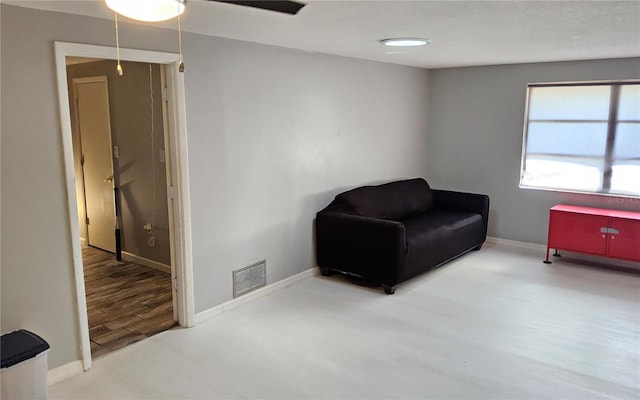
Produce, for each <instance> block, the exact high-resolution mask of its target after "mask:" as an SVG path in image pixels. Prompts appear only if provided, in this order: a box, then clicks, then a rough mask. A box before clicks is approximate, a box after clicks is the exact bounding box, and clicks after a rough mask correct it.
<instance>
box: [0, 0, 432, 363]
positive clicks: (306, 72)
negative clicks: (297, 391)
mask: <svg viewBox="0 0 640 400" xmlns="http://www.w3.org/2000/svg"><path fill="white" fill-rule="evenodd" d="M0 10H1V14H2V15H1V17H2V21H1V28H2V35H1V40H2V46H1V51H2V53H1V62H2V66H1V67H2V68H1V78H2V80H1V85H2V93H1V95H2V98H1V100H2V102H1V105H2V107H1V124H2V125H1V129H2V142H1V145H2V150H1V151H2V153H1V162H2V165H1V171H2V188H1V189H2V199H1V206H2V231H1V245H2V252H1V257H2V260H1V261H2V287H1V289H2V298H1V300H2V320H1V324H2V332H7V331H11V330H13V329H18V328H26V329H30V330H33V331H34V332H37V333H39V334H42V335H43V337H44V338H45V339H46V340H47V341H49V343H50V344H51V346H52V349H51V352H50V353H49V366H50V367H57V366H60V365H62V364H65V363H67V362H70V361H74V360H77V359H79V358H80V352H79V346H78V334H77V319H76V311H77V310H76V305H75V298H74V289H73V285H74V278H73V267H72V255H71V240H70V238H69V234H68V231H69V224H68V220H69V215H68V210H67V201H68V199H67V198H66V191H65V182H64V167H63V155H62V145H61V138H60V137H61V134H60V122H59V117H58V104H57V90H56V76H55V70H54V51H53V41H55V40H59V41H67V42H79V41H80V42H83V43H88V44H99V45H108V46H112V45H113V40H114V39H113V25H112V22H111V21H106V20H99V19H93V18H87V17H79V16H71V15H65V14H58V13H51V12H44V11H35V10H27V9H22V8H18V7H12V6H6V5H4V4H3V5H2V6H1V8H0ZM120 38H121V44H122V45H123V46H124V47H131V48H139V49H147V50H158V51H176V46H175V43H176V33H175V32H174V31H168V30H162V29H153V28H149V27H148V26H146V25H145V26H142V25H128V24H125V23H121V31H120ZM183 39H184V52H185V65H186V71H185V76H184V78H185V84H186V107H187V126H188V138H187V140H188V145H189V168H190V183H191V200H192V204H191V212H192V219H193V227H192V236H193V261H194V281H195V303H196V311H202V310H205V309H207V308H210V307H213V306H215V305H217V304H220V303H222V302H224V301H226V300H229V299H230V298H231V296H232V288H231V271H232V270H233V269H235V268H239V267H242V266H246V265H248V264H251V263H253V262H256V261H259V260H262V259H266V260H267V277H268V282H269V283H273V282H275V281H278V280H281V279H283V278H285V277H288V276H291V275H293V274H295V273H298V272H300V271H303V270H306V269H308V268H311V267H313V266H314V264H315V262H314V256H313V236H312V223H313V219H314V215H315V212H316V211H317V210H319V209H320V208H322V207H324V206H325V205H326V204H328V203H329V202H330V200H331V199H332V198H333V196H334V195H335V194H336V193H338V192H339V191H342V190H344V189H347V188H351V187H354V186H357V185H360V184H364V183H370V182H374V181H385V180H391V179H396V178H404V177H413V176H422V175H424V172H425V171H426V170H427V160H426V154H425V148H427V144H426V110H427V109H428V104H427V101H428V78H429V76H428V72H427V71H424V70H420V69H415V68H408V67H401V66H395V65H387V64H381V63H375V62H368V61H361V60H354V59H349V58H343V57H336V56H329V55H323V54H311V53H305V52H299V51H293V50H286V49H282V48H276V47H269V46H261V45H257V44H250V43H244V42H239V41H233V40H226V39H220V38H212V37H205V36H200V35H195V34H185V35H184V38H183ZM73 217H75V213H74V216H73Z"/></svg>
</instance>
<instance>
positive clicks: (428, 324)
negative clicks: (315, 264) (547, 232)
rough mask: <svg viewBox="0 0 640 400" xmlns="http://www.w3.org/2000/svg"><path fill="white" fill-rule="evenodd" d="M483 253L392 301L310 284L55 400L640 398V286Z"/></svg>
mask: <svg viewBox="0 0 640 400" xmlns="http://www.w3.org/2000/svg"><path fill="white" fill-rule="evenodd" d="M543 257H544V251H543V250H532V249H528V248H523V247H518V246H513V245H506V244H500V245H496V244H491V243H487V244H485V246H484V248H483V249H482V250H481V251H479V252H471V253H469V254H468V255H466V256H464V257H462V258H460V259H458V260H456V261H454V262H451V263H449V264H447V265H445V266H444V267H442V268H439V269H437V270H434V271H432V272H430V273H427V274H423V275H421V276H420V277H418V278H416V279H413V280H411V281H409V282H408V283H407V284H404V285H402V286H400V287H399V288H398V289H397V291H396V294H395V295H392V296H387V295H384V294H383V292H382V290H381V289H378V288H375V289H374V288H365V287H361V286H356V285H353V284H349V283H347V282H346V281H345V280H344V279H342V278H340V277H330V278H325V277H321V276H313V277H309V278H307V279H304V280H302V281H300V282H298V283H295V284H293V285H291V286H289V287H287V288H284V289H281V290H278V291H276V292H274V293H271V294H269V295H267V296H265V297H262V298H260V299H257V300H255V301H253V302H250V303H248V304H246V305H244V306H242V307H240V308H237V309H234V310H232V311H230V312H227V313H224V314H222V315H220V316H217V317H214V318H211V319H209V320H207V321H205V322H203V323H201V324H199V325H198V326H196V327H194V328H191V329H181V328H174V329H172V330H169V331H166V332H163V333H161V334H158V335H156V336H154V337H152V338H150V339H147V340H145V341H144V342H139V343H135V344H133V345H131V346H129V347H127V348H124V349H122V350H119V351H117V352H115V353H112V354H110V355H108V356H106V357H104V358H102V359H100V360H97V361H96V362H95V364H94V368H93V369H92V370H91V371H89V372H87V373H84V374H82V375H79V376H76V377H73V378H71V379H68V380H66V381H63V382H60V383H58V384H56V385H53V386H51V387H50V393H49V395H50V398H52V399H71V398H76V399H123V398H130V399H133V398H135V399H179V398H191V399H213V398H238V399H245V398H272V399H275V398H277V399H316V398H332V399H390V398H403V399H404V398H412V399H551V398H554V399H638V398H640V276H639V275H637V274H632V273H627V272H619V271H612V270H604V269H598V268H593V267H588V266H581V265H579V264H574V263H571V262H570V260H567V259H566V258H565V259H562V260H554V261H555V262H554V264H553V265H551V266H547V265H544V264H542V262H541V261H542V259H543Z"/></svg>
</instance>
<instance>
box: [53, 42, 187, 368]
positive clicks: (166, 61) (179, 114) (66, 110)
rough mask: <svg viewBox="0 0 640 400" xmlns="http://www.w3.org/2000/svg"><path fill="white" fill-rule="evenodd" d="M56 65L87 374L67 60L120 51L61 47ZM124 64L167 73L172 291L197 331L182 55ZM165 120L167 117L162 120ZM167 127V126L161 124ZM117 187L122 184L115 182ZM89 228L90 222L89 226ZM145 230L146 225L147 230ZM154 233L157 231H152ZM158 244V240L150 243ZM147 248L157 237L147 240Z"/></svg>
mask: <svg viewBox="0 0 640 400" xmlns="http://www.w3.org/2000/svg"><path fill="white" fill-rule="evenodd" d="M54 46H55V56H56V57H55V60H56V72H57V77H58V93H59V106H60V120H61V128H62V129H61V131H62V142H63V151H64V161H65V172H66V177H67V179H66V186H67V194H68V199H69V231H68V234H69V235H70V238H71V242H72V251H73V261H74V265H73V268H74V271H75V278H76V294H77V296H76V299H77V308H78V326H79V327H78V328H79V336H80V343H79V344H80V347H81V350H82V363H83V369H84V370H87V369H89V368H90V367H91V345H90V337H89V323H88V312H87V311H88V308H87V298H86V294H87V291H86V286H85V279H84V278H85V277H84V271H83V261H82V246H81V244H80V241H79V240H78V237H80V235H81V225H80V223H79V218H78V210H79V208H80V207H79V202H78V201H77V198H76V185H75V180H76V179H75V168H74V157H73V156H74V151H73V134H72V127H71V125H72V124H71V118H70V107H69V95H70V90H68V77H67V71H66V58H67V57H86V58H91V59H99V60H103V59H104V60H113V59H114V55H115V49H114V48H110V47H103V46H91V45H82V44H74V43H62V42H56V43H55V44H54ZM120 54H121V59H122V60H126V61H134V62H144V63H154V64H159V65H160V66H161V67H162V71H163V72H162V76H161V79H162V82H163V88H164V89H163V94H162V97H163V101H162V103H163V107H165V108H166V113H163V116H164V126H166V132H165V143H166V149H165V150H166V153H165V154H162V156H163V157H165V163H166V171H167V177H166V185H167V187H166V189H167V193H168V195H167V202H168V205H167V208H168V215H167V218H168V226H169V227H170V229H169V231H170V232H169V233H170V234H169V239H168V240H169V242H170V249H172V251H171V254H170V270H171V290H172V291H173V296H172V297H173V300H174V301H173V309H174V310H175V314H176V317H177V320H178V324H179V325H180V326H183V327H189V326H192V325H193V282H192V263H191V252H190V251H191V235H190V208H189V190H188V188H189V185H188V173H187V171H188V168H187V165H188V163H187V160H188V155H187V151H186V148H187V147H186V124H185V114H186V112H185V104H184V81H183V77H182V75H181V74H180V73H179V72H178V63H179V55H178V54H173V53H161V52H151V51H143V50H134V49H121V52H120ZM161 118H162V117H161ZM161 125H162V124H161ZM116 183H117V182H116ZM89 222H90V221H89ZM144 225H146V224H144ZM151 232H153V229H151ZM151 238H153V240H152V239H151ZM147 239H148V240H147V243H149V242H153V241H154V240H155V239H156V237H155V236H154V235H150V236H148V237H147Z"/></svg>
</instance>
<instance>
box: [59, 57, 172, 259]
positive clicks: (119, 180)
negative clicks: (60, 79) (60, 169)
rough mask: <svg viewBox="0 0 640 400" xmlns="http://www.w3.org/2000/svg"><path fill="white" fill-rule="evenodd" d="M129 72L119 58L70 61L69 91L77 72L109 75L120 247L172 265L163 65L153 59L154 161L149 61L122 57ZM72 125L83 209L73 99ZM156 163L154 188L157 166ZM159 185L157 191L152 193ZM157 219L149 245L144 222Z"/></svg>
mask: <svg viewBox="0 0 640 400" xmlns="http://www.w3.org/2000/svg"><path fill="white" fill-rule="evenodd" d="M121 64H122V68H123V69H124V70H125V71H126V74H124V75H123V76H121V77H119V76H117V75H116V73H115V61H112V60H110V61H97V62H91V63H84V64H75V65H69V66H67V79H68V84H69V94H70V95H72V93H73V83H72V79H73V78H80V77H89V76H106V77H107V80H108V87H109V111H110V116H111V137H112V143H113V145H114V146H118V149H119V153H120V156H119V158H117V159H114V160H113V173H114V177H115V182H116V185H117V186H118V188H119V192H120V193H119V199H120V209H119V211H120V231H121V239H122V250H123V251H126V252H128V253H131V254H134V255H136V256H140V257H144V258H147V259H149V260H153V261H157V262H159V263H162V264H165V265H170V264H171V254H170V243H169V216H168V213H167V175H166V164H165V163H164V162H162V161H161V159H160V151H161V150H163V149H164V128H163V118H162V91H161V82H160V66H159V65H152V79H151V83H153V98H154V100H153V145H154V149H153V151H154V153H155V154H154V155H155V163H154V160H153V158H152V154H151V147H152V146H151V144H152V141H151V126H152V124H151V91H150V88H149V85H150V81H149V64H145V63H136V62H122V63H121ZM70 110H71V114H72V117H71V126H72V129H73V133H74V152H75V155H76V159H75V161H76V187H77V186H80V188H79V190H78V188H76V193H77V195H78V204H79V207H78V208H79V209H83V204H84V200H83V198H84V192H83V190H82V186H81V180H82V173H81V172H82V171H81V167H80V162H79V159H80V149H79V146H77V144H78V143H79V131H78V129H77V127H76V126H75V125H76V123H75V122H76V121H75V118H74V115H75V112H76V110H75V103H74V102H71V104H70ZM154 169H155V188H154V184H153V179H154V175H153V170H154ZM154 191H155V196H154ZM154 202H155V207H156V208H155V211H156V212H155V223H154V224H153V226H154V227H155V228H154V229H153V236H154V238H155V246H153V247H151V246H149V244H148V242H149V236H150V235H149V234H148V233H147V232H146V231H145V230H144V229H143V226H144V224H146V223H151V222H152V221H153V220H154V218H153V214H154V212H153V211H154V208H153V205H154ZM86 227H87V226H86V225H85V223H84V210H82V214H81V215H80V234H81V235H83V234H84V235H85V236H84V237H85V238H86Z"/></svg>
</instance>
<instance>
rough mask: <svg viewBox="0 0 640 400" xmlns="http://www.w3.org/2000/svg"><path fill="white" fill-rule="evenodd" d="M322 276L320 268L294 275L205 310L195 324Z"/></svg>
mask: <svg viewBox="0 0 640 400" xmlns="http://www.w3.org/2000/svg"><path fill="white" fill-rule="evenodd" d="M317 275H320V271H319V270H318V268H309V269H308V270H306V271H302V272H300V273H298V274H295V275H292V276H290V277H288V278H285V279H283V280H281V281H278V282H275V283H272V284H270V285H267V286H265V287H263V288H260V289H258V290H256V291H254V292H250V293H247V294H245V295H243V296H240V297H236V298H235V299H231V300H229V301H227V302H226V303H222V304H220V305H217V306H215V307H212V308H209V309H208V310H204V311H201V312H199V313H197V314H196V315H195V322H196V325H198V324H201V323H203V322H205V321H206V320H208V319H209V318H213V317H217V316H218V315H221V314H223V313H225V312H227V311H231V310H233V309H236V308H238V307H240V306H243V305H245V304H247V303H250V302H252V301H254V300H257V299H259V298H261V297H264V296H266V295H268V294H271V293H273V292H275V291H276V290H280V289H283V288H285V287H287V286H291V285H293V284H294V283H296V282H299V281H301V280H303V279H307V278H309V277H311V276H317Z"/></svg>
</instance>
